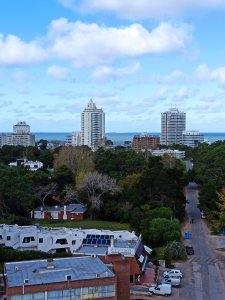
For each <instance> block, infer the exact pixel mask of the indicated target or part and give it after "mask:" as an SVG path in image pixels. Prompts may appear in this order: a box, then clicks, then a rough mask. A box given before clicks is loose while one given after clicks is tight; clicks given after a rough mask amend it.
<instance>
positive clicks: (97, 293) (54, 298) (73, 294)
mask: <svg viewBox="0 0 225 300" xmlns="http://www.w3.org/2000/svg"><path fill="white" fill-rule="evenodd" d="M114 296H115V285H114V284H112V285H101V286H92V287H85V288H76V289H67V290H56V291H48V292H47V300H61V299H63V300H86V299H98V298H106V297H114ZM45 299H46V298H45V292H41V293H33V294H23V295H14V296H11V297H10V300H45Z"/></svg>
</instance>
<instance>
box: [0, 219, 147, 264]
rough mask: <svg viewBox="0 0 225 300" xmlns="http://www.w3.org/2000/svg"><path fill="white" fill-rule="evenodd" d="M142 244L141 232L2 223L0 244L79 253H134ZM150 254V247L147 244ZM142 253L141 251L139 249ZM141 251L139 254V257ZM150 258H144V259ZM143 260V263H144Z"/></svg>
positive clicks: (145, 247)
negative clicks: (138, 234) (138, 233)
mask: <svg viewBox="0 0 225 300" xmlns="http://www.w3.org/2000/svg"><path fill="white" fill-rule="evenodd" d="M141 245H143V244H142V240H141V235H140V236H136V235H135V233H134V232H129V231H127V230H120V231H111V230H98V229H81V228H79V229H78V228H65V227H58V228H49V227H41V226H40V225H38V224H37V225H30V226H18V225H16V224H15V225H5V224H0V246H6V247H12V248H14V249H17V250H21V251H23V250H39V251H43V252H47V253H55V252H58V251H60V250H61V251H62V250H64V251H66V252H68V251H70V252H71V253H72V254H79V255H94V254H95V255H105V253H107V254H123V255H124V256H135V255H136V254H137V250H138V249H139V250H140V246H141ZM143 247H144V249H145V251H147V252H148V253H149V254H150V253H151V249H150V248H148V247H147V246H144V245H143ZM139 252H140V251H139ZM140 255H141V254H140V253H139V256H140ZM144 259H145V260H147V257H143V260H144ZM143 260H142V262H143Z"/></svg>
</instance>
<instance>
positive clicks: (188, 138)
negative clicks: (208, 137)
mask: <svg viewBox="0 0 225 300" xmlns="http://www.w3.org/2000/svg"><path fill="white" fill-rule="evenodd" d="M200 143H204V135H203V133H200V132H199V131H183V132H182V144H183V145H185V146H189V147H192V148H195V147H197V146H198V145H199V144H200Z"/></svg>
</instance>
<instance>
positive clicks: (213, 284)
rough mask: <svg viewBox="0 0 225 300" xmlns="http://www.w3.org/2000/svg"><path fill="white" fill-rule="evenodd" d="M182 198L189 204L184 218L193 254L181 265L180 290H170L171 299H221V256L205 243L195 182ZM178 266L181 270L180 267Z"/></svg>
mask: <svg viewBox="0 0 225 300" xmlns="http://www.w3.org/2000/svg"><path fill="white" fill-rule="evenodd" d="M186 198H187V200H188V201H189V204H187V212H188V217H189V220H192V219H193V224H190V226H189V228H190V232H191V239H190V242H189V243H190V244H191V245H192V246H193V248H194V250H195V255H194V256H190V262H188V263H186V264H183V268H184V277H186V282H185V281H183V288H181V289H180V290H179V292H178V291H175V290H174V291H175V293H174V295H173V297H172V298H174V299H177V297H178V296H179V298H180V299H193V300H195V299H196V300H203V299H204V300H215V299H216V300H224V299H225V285H224V278H223V269H224V262H223V260H224V256H223V255H222V254H220V253H217V252H216V251H215V250H214V248H213V245H211V243H209V232H208V228H207V226H206V223H205V220H203V219H201V213H200V211H199V209H198V208H197V198H198V190H197V185H196V184H195V183H190V184H189V185H188V187H187V190H186ZM180 267H181V268H182V264H180ZM185 272H186V274H185ZM184 279H185V278H184ZM187 281H188V283H187ZM186 284H187V286H186ZM188 293H189V294H188Z"/></svg>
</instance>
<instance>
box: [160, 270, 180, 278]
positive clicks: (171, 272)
mask: <svg viewBox="0 0 225 300" xmlns="http://www.w3.org/2000/svg"><path fill="white" fill-rule="evenodd" d="M171 276H178V277H182V276H183V274H182V272H181V270H178V269H171V270H168V271H165V272H163V277H171Z"/></svg>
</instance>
